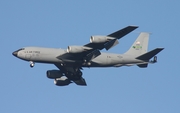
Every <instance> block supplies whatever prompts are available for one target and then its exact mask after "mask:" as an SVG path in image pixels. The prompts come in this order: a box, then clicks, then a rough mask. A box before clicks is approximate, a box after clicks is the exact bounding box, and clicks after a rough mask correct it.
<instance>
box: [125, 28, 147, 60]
mask: <svg viewBox="0 0 180 113" xmlns="http://www.w3.org/2000/svg"><path fill="white" fill-rule="evenodd" d="M148 41H149V33H146V32H142V33H140V35H139V36H138V38H137V39H136V41H135V42H134V43H133V45H132V46H131V48H130V49H129V50H128V51H127V52H126V53H125V54H129V55H133V56H135V57H137V56H140V55H142V54H144V53H146V52H147V49H148Z"/></svg>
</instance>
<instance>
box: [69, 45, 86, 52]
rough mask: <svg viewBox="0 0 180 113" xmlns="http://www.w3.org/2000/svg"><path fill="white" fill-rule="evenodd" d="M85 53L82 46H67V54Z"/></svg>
mask: <svg viewBox="0 0 180 113" xmlns="http://www.w3.org/2000/svg"><path fill="white" fill-rule="evenodd" d="M83 51H85V49H84V48H83V47H82V46H68V48H67V52H68V53H81V52H83Z"/></svg>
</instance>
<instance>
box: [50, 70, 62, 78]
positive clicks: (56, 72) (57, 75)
mask: <svg viewBox="0 0 180 113" xmlns="http://www.w3.org/2000/svg"><path fill="white" fill-rule="evenodd" d="M46 75H47V77H48V78H50V79H56V78H61V77H62V76H63V75H62V73H61V71H59V70H48V71H47V72H46Z"/></svg>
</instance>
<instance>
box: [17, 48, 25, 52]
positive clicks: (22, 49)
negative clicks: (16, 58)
mask: <svg viewBox="0 0 180 113" xmlns="http://www.w3.org/2000/svg"><path fill="white" fill-rule="evenodd" d="M21 50H25V48H21V49H18V50H17V51H16V52H18V51H21Z"/></svg>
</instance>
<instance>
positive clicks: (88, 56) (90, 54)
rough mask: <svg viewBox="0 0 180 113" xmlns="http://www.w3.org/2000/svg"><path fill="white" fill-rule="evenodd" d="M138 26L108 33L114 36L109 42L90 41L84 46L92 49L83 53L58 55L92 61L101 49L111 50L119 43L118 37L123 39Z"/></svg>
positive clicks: (74, 59)
mask: <svg viewBox="0 0 180 113" xmlns="http://www.w3.org/2000/svg"><path fill="white" fill-rule="evenodd" d="M136 28H138V26H127V27H125V28H123V29H121V30H118V31H116V32H114V33H111V34H109V35H107V36H109V37H113V39H110V40H108V41H107V42H104V43H88V44H86V45H84V46H83V47H88V48H90V49H87V50H85V51H83V52H81V53H73V54H71V53H65V54H63V55H61V56H58V57H57V58H59V59H61V60H63V61H66V59H68V60H72V61H80V62H82V61H83V60H86V61H87V62H88V61H91V60H92V59H94V58H96V57H97V56H99V55H100V54H101V53H100V50H102V49H104V48H106V50H109V49H110V48H111V47H113V46H115V45H116V44H118V41H117V40H118V39H121V38H122V37H123V36H125V35H127V34H129V33H130V32H132V31H133V30H135V29H136ZM104 38H105V37H104Z"/></svg>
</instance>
